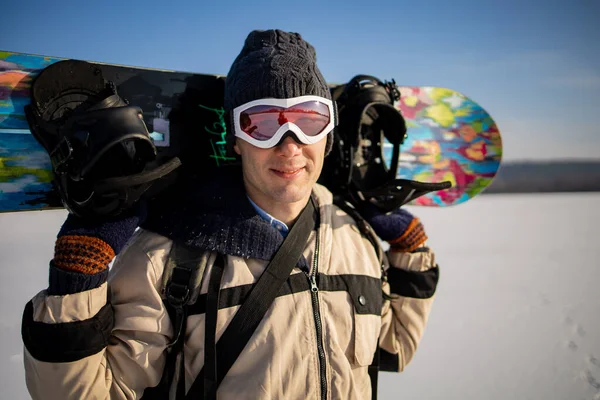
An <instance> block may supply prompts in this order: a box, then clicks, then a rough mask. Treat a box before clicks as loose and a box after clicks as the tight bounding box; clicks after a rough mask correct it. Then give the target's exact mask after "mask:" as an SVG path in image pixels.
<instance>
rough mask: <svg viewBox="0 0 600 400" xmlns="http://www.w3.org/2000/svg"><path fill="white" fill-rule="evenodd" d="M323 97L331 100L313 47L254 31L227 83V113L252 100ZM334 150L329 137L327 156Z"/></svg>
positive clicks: (289, 36) (296, 37) (286, 35)
mask: <svg viewBox="0 0 600 400" xmlns="http://www.w3.org/2000/svg"><path fill="white" fill-rule="evenodd" d="M306 95H313V96H321V97H324V98H327V99H330V100H331V93H330V91H329V87H328V86H327V83H326V82H325V79H324V78H323V75H322V74H321V71H319V68H318V67H317V55H316V52H315V49H314V47H312V46H311V45H310V44H309V43H308V42H306V41H305V40H304V39H302V37H301V36H300V34H298V33H293V32H284V31H281V30H268V31H252V32H250V34H249V35H248V37H247V38H246V42H245V43H244V47H243V48H242V51H241V52H240V54H239V55H238V56H237V57H236V59H235V60H234V62H233V64H232V65H231V69H230V70H229V73H228V74H227V79H226V80H225V109H226V110H228V111H231V110H233V109H234V108H235V107H237V106H240V105H242V104H244V103H247V102H249V101H252V100H258V99H263V98H268V97H272V98H276V99H286V98H291V97H298V96H306ZM332 146H333V132H330V133H329V135H327V146H326V149H325V154H328V153H329V152H330V151H331V147H332Z"/></svg>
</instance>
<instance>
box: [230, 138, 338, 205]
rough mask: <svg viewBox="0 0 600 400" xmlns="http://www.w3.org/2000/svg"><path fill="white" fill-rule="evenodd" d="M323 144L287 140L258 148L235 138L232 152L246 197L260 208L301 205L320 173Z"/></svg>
mask: <svg viewBox="0 0 600 400" xmlns="http://www.w3.org/2000/svg"><path fill="white" fill-rule="evenodd" d="M326 144H327V138H324V139H322V140H320V141H319V142H317V143H314V144H310V145H307V144H302V143H298V142H296V141H295V140H294V139H293V138H291V137H287V138H285V139H284V141H283V142H281V143H280V144H279V145H277V146H275V147H272V148H270V149H261V148H259V147H256V146H253V145H251V144H250V143H248V142H245V141H244V140H241V139H236V144H235V146H234V149H235V151H236V153H238V154H239V155H240V156H241V158H242V168H243V173H244V183H245V186H246V190H247V192H248V195H249V196H250V198H251V199H252V200H253V201H254V202H255V203H257V204H258V205H259V206H260V207H261V208H264V207H266V206H267V205H271V204H273V203H284V204H291V203H297V202H301V203H302V205H304V204H305V203H306V201H308V198H309V196H310V193H311V190H312V188H313V186H314V184H315V183H316V182H317V179H318V178H319V175H320V174H321V169H322V168H323V160H324V158H325V146H326ZM273 205H274V204H273Z"/></svg>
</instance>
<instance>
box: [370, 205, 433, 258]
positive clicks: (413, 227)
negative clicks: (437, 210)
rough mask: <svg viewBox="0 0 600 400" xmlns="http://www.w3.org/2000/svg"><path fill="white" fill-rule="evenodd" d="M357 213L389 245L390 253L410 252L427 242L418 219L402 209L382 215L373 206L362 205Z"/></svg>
mask: <svg viewBox="0 0 600 400" xmlns="http://www.w3.org/2000/svg"><path fill="white" fill-rule="evenodd" d="M359 211H360V214H361V215H362V216H363V218H364V219H365V220H366V221H367V222H368V223H369V224H370V225H371V227H372V228H373V230H374V231H375V233H376V234H377V236H379V238H380V239H381V240H385V241H386V242H388V243H389V244H390V250H391V251H397V252H411V251H414V250H415V249H417V248H419V247H421V246H422V245H423V244H424V243H425V242H426V241H427V235H426V234H425V229H424V227H423V224H422V223H421V221H420V220H419V218H417V217H415V216H414V215H412V214H411V213H410V212H408V211H406V210H405V209H403V208H398V209H396V210H394V211H391V212H389V213H383V212H381V211H379V209H377V207H375V206H374V205H373V204H370V203H363V204H361V206H360V207H359Z"/></svg>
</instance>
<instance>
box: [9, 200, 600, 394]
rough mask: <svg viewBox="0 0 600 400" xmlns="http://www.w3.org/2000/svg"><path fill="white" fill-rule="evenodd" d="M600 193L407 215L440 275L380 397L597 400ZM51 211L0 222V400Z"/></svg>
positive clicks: (20, 381)
mask: <svg viewBox="0 0 600 400" xmlns="http://www.w3.org/2000/svg"><path fill="white" fill-rule="evenodd" d="M599 207H600V194H598V193H594V194H560V195H557V194H551V195H493V196H483V197H479V198H477V199H474V200H472V201H470V202H469V203H467V204H463V205H460V206H457V207H453V208H448V209H425V208H412V209H411V210H412V211H413V212H415V213H417V214H418V215H419V216H420V217H421V218H422V219H423V221H424V223H425V226H426V229H427V231H428V233H429V236H430V244H431V246H432V247H434V248H435V250H436V252H437V256H438V262H439V264H440V268H441V281H440V286H439V290H438V293H437V300H436V304H435V305H434V310H433V312H432V315H431V318H430V323H429V326H428V328H427V330H426V333H425V337H424V339H423V341H422V343H421V347H420V349H419V350H418V352H417V354H416V357H415V359H414V360H413V362H412V364H410V365H409V366H408V368H407V370H406V371H405V372H404V373H403V374H389V373H384V374H382V375H381V377H380V390H379V397H380V399H419V400H421V399H461V400H468V399H477V400H479V399H493V400H501V399H502V400H504V399H561V400H562V399H565V400H567V399H568V400H580V399H593V400H600V290H599V289H598V287H599V286H600V261H599V259H600V234H599V233H598V226H600V210H599V209H598V208H599ZM65 216H66V214H65V213H64V212H62V211H52V212H50V211H48V212H44V213H36V212H31V213H22V214H13V215H11V214H7V215H0V232H2V233H1V234H0V235H1V236H0V237H1V240H0V253H1V254H2V258H1V260H0V311H1V315H2V316H3V319H2V322H1V323H0V329H1V333H0V335H1V337H2V338H3V339H4V340H3V341H2V343H0V371H1V372H2V373H1V374H0V398H1V399H26V398H28V396H27V392H26V389H25V383H24V378H23V365H22V344H21V338H20V320H21V313H22V310H23V306H24V304H25V303H26V302H27V301H28V300H29V298H31V297H32V296H33V295H34V294H35V293H36V292H37V291H38V290H39V289H41V288H43V287H45V286H46V285H47V264H48V260H49V259H50V257H51V255H52V247H53V244H54V237H55V235H56V232H57V231H58V228H59V227H60V224H61V223H62V221H63V220H64V218H65Z"/></svg>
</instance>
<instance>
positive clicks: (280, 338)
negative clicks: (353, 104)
mask: <svg viewBox="0 0 600 400" xmlns="http://www.w3.org/2000/svg"><path fill="white" fill-rule="evenodd" d="M314 196H315V198H316V199H317V203H318V206H319V212H320V217H321V223H320V228H319V230H318V238H317V233H316V232H317V231H313V232H312V234H311V236H310V238H309V241H308V243H307V246H306V248H305V250H304V256H305V257H306V259H307V261H308V262H309V265H310V266H311V272H310V274H314V273H315V272H316V277H317V279H316V280H317V283H318V292H316V293H315V294H313V292H312V291H311V290H310V284H309V275H307V274H306V273H305V272H303V271H301V270H300V269H298V268H295V269H294V270H293V272H292V274H291V276H290V280H294V282H296V286H295V287H296V289H293V290H290V293H289V294H286V295H283V296H280V297H278V298H276V299H275V301H274V303H273V304H272V305H271V307H270V309H269V311H268V312H267V314H266V316H265V317H264V318H263V320H262V322H261V324H260V325H259V326H258V328H257V330H256V331H255V333H254V335H253V337H252V338H251V339H250V341H249V342H248V344H247V346H246V347H245V349H244V351H243V352H242V353H241V355H240V356H239V358H238V359H237V361H236V362H235V363H234V365H233V367H232V368H231V370H230V371H229V373H228V374H227V376H226V377H225V379H224V380H223V382H222V384H221V386H220V387H219V390H218V397H219V398H220V399H249V400H250V399H252V400H259V399H265V400H266V399H289V400H291V399H298V400H305V399H321V398H326V399H361V400H363V399H367V398H370V396H371V383H370V379H369V376H368V373H367V368H368V366H369V364H371V362H372V360H373V355H374V353H375V350H376V346H377V345H378V343H379V345H380V346H381V348H382V349H383V350H385V352H387V353H389V354H390V355H391V356H392V360H393V361H392V362H393V363H395V364H396V365H392V367H391V368H389V369H393V370H397V371H402V370H403V369H404V367H405V366H406V365H407V364H408V362H409V361H410V360H411V359H412V358H413V356H414V354H415V350H416V348H417V345H418V343H419V341H420V340H421V337H422V335H423V331H424V328H425V324H426V322H427V317H428V314H429V311H430V308H431V305H432V302H433V292H434V291H435V283H436V282H437V273H436V278H435V279H434V282H433V283H432V284H430V285H429V286H430V287H422V289H423V291H422V292H419V291H417V292H419V293H420V294H418V293H417V294H415V293H414V290H412V289H410V288H411V287H412V288H413V289H414V287H415V285H416V286H418V285H423V282H422V281H423V279H421V278H422V276H423V275H424V274H429V275H431V272H432V271H434V270H437V267H436V265H435V261H434V256H433V253H432V252H431V251H430V250H429V249H427V248H424V249H421V251H418V252H415V253H410V254H407V253H392V254H389V255H388V258H389V262H390V265H391V266H390V268H391V269H396V272H400V275H398V274H394V275H393V276H394V277H395V278H394V279H396V282H391V281H390V282H389V283H388V282H383V281H382V280H381V265H380V263H379V262H378V260H377V257H376V253H375V251H374V249H373V246H372V245H371V243H370V242H369V241H368V240H367V239H365V238H364V237H363V236H362V235H361V234H360V232H359V230H358V228H357V226H356V223H355V222H354V220H353V219H352V218H350V217H349V216H348V215H347V214H346V213H344V212H343V211H341V210H340V209H339V208H337V207H336V206H334V205H332V196H331V194H330V192H329V191H328V190H327V189H325V188H324V187H322V186H319V185H317V186H316V188H315V190H314ZM317 242H318V252H317V251H315V249H316V246H317ZM171 246H172V241H171V240H170V239H168V238H166V237H164V236H160V235H158V234H156V233H153V232H150V231H145V230H142V229H140V230H138V231H137V232H136V234H135V235H134V237H133V238H132V239H131V240H130V242H129V244H128V246H127V247H126V249H125V250H124V251H123V252H122V253H121V254H120V255H119V256H118V257H117V259H116V260H115V263H114V265H113V266H112V268H111V270H110V274H109V278H108V282H107V283H105V284H103V285H102V286H101V287H99V288H96V289H93V290H88V291H85V292H81V293H75V294H72V295H65V296H48V295H47V294H46V292H45V291H42V292H40V293H39V294H38V295H36V296H35V297H34V298H33V300H32V301H31V302H30V304H29V305H28V307H29V308H28V309H26V311H25V314H26V315H27V313H28V312H30V313H31V316H30V317H31V318H32V320H33V321H34V322H33V323H34V324H37V325H36V326H38V325H39V326H41V327H46V328H47V327H49V326H50V327H56V328H57V329H62V327H65V326H69V325H70V326H77V325H73V324H78V323H79V324H81V323H83V322H85V321H87V320H90V319H92V318H94V317H95V316H97V315H98V314H99V313H105V314H106V313H109V312H112V313H113V318H114V322H113V325H112V329H109V331H108V332H110V334H109V337H106V338H104V339H105V341H106V343H107V345H106V346H104V347H102V348H100V349H96V350H97V352H95V353H94V354H87V355H86V354H84V355H83V356H82V357H81V358H78V359H76V360H75V361H68V362H60V361H47V360H46V361H40V360H38V359H36V358H34V357H33V356H32V355H31V354H30V352H29V350H28V349H27V346H26V347H25V350H24V353H25V358H24V360H25V361H24V363H25V370H26V382H27V387H28V389H29V392H30V394H31V396H32V397H33V398H34V399H109V398H110V399H137V398H140V397H141V395H142V393H143V391H144V389H145V388H147V387H152V386H156V385H157V384H158V383H159V380H160V378H161V375H162V372H163V367H164V364H165V359H166V351H165V350H166V346H167V344H168V343H169V341H170V340H171V339H172V335H173V327H172V324H171V321H170V319H169V316H168V314H167V312H166V309H165V307H164V305H163V296H162V289H163V288H162V287H161V286H162V285H161V282H162V280H161V277H162V274H163V270H164V266H165V262H166V260H167V258H168V256H169V251H170V249H171ZM215 257H216V255H214V254H213V255H212V257H211V261H210V262H209V265H208V266H207V269H206V274H210V272H211V266H212V261H213V260H214V259H215ZM265 267H266V262H264V261H261V260H255V259H243V258H240V257H234V256H227V257H226V265H225V272H224V275H223V279H222V290H226V289H229V290H228V292H227V293H229V295H230V296H229V297H230V298H232V299H233V298H235V294H236V290H238V289H239V288H240V286H242V285H248V284H252V283H253V282H255V281H256V280H257V279H258V278H259V277H260V275H261V273H262V271H263V269H264V268H265ZM315 268H316V271H315ZM206 276H208V275H206ZM398 276H401V277H402V278H398ZM403 279H406V280H411V279H414V282H403V281H402V280H403ZM425 280H426V281H427V279H425ZM429 281H431V280H429ZM303 282H304V283H303ZM382 282H383V283H382ZM419 282H420V283H419ZM207 283H208V279H204V284H203V286H202V288H201V291H200V294H203V293H206V291H207ZM298 283H300V284H299V285H298ZM394 287H396V288H401V289H398V290H396V291H403V292H404V293H391V297H392V300H385V301H384V300H383V299H382V293H381V290H382V289H383V291H385V292H386V293H390V288H394ZM402 288H408V289H406V290H405V289H402ZM223 293H225V292H223ZM423 293H426V294H425V295H423ZM313 296H315V297H316V300H317V301H316V302H315V301H314V300H315V299H314V298H313ZM228 301H229V300H228ZM107 304H108V306H107ZM238 308H239V304H236V303H235V301H234V300H231V304H230V305H229V306H227V307H225V308H222V309H220V310H219V313H218V323H217V339H218V338H219V337H220V335H221V334H222V333H223V331H224V330H225V329H226V328H227V325H228V323H229V322H230V320H231V318H232V317H233V316H234V315H235V313H236V311H237V310H238ZM28 310H29V311H28ZM111 310H112V311H111ZM25 319H27V318H25V317H24V320H25ZM317 320H318V321H317ZM92 325H94V326H95V325H98V324H87V325H86V326H85V332H86V333H85V335H87V336H86V340H88V339H89V340H91V339H93V336H94V335H102V332H106V331H102V330H101V329H100V328H99V327H97V326H96V328H94V327H93V326H92ZM317 325H320V330H319V328H318V327H317ZM90 326H92V327H90ZM29 329H36V328H35V327H33V328H29ZM82 329H83V328H82ZM319 337H320V339H321V343H320V345H321V346H322V348H323V350H324V359H320V357H319V352H318V348H319V345H318V338H319ZM100 339H102V338H100ZM46 345H47V346H53V345H55V344H54V343H52V342H51V341H49V342H48V343H46ZM96 350H94V351H96ZM184 352H185V379H186V388H187V389H189V387H190V386H191V385H192V383H193V381H194V379H195V377H196V375H197V374H198V372H199V371H200V370H201V368H202V366H203V361H204V314H203V313H200V314H195V315H190V316H189V317H188V322H187V329H186V332H185V347H184ZM323 372H324V374H323ZM322 380H323V382H324V386H323V385H322V384H321V381H322Z"/></svg>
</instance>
